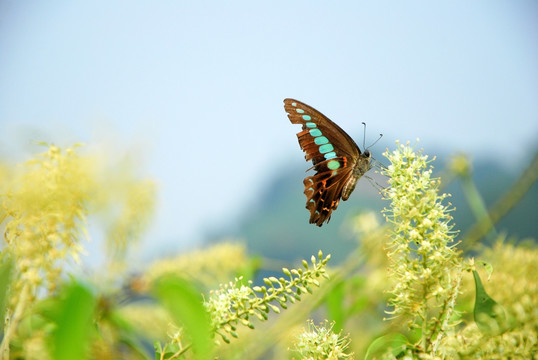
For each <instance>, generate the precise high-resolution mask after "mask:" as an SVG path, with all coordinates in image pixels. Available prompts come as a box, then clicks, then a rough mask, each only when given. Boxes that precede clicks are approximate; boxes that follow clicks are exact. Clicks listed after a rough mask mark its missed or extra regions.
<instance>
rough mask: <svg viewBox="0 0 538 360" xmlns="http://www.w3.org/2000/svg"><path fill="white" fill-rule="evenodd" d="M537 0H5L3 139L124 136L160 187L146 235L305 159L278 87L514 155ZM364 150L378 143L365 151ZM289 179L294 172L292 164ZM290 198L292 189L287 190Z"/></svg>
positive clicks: (328, 105)
mask: <svg viewBox="0 0 538 360" xmlns="http://www.w3.org/2000/svg"><path fill="white" fill-rule="evenodd" d="M536 19H538V3H537V2H536V1H532V0H529V1H491V0H488V1H450V2H429V1H406V2H386V1H368V2H367V1H339V2H334V1H331V2H330V1H271V2H256V1H227V2H224V1H178V0H176V1H160V2H147V1H118V2H111V1H86V2H79V1H50V2H31V3H30V2H20V1H2V2H1V3H0V144H1V145H0V155H1V156H3V157H12V158H17V157H22V158H24V156H28V155H29V154H31V153H35V152H37V151H39V150H40V149H38V148H36V147H35V146H34V145H33V142H34V141H48V142H53V143H55V144H58V145H60V146H69V145H71V144H73V143H76V142H84V143H87V144H89V145H88V146H93V147H99V146H105V145H106V146H112V150H113V151H112V152H113V153H111V156H121V154H123V153H125V152H126V151H129V150H131V151H132V153H133V154H135V156H136V157H137V159H139V164H140V168H141V169H142V170H141V171H143V172H145V173H146V174H147V175H148V176H151V177H153V178H154V179H155V180H156V181H157V183H158V186H159V200H158V201H159V206H158V210H157V214H156V218H155V222H154V224H153V226H152V228H151V230H150V231H149V233H148V235H147V237H146V240H145V241H146V245H144V246H147V247H148V248H153V247H154V246H155V244H157V243H158V244H161V245H163V246H165V247H174V246H181V245H185V244H188V243H192V242H195V241H196V240H198V239H199V237H200V234H202V233H203V230H204V229H207V228H210V227H212V226H215V225H218V224H223V223H225V222H227V221H230V222H233V221H235V219H236V217H237V215H238V214H240V213H241V212H244V206H246V205H245V204H247V203H249V202H250V203H252V202H255V197H256V195H257V194H259V191H260V190H261V189H262V187H263V186H264V184H266V183H267V181H269V180H268V179H269V178H270V177H271V176H272V175H273V174H274V172H275V171H278V170H280V169H282V168H285V167H286V166H288V165H289V164H292V163H297V164H298V166H302V167H304V168H305V169H306V164H303V163H301V162H300V161H301V159H303V155H302V152H301V151H300V150H299V147H298V145H297V140H296V137H295V133H296V132H297V131H298V129H297V127H296V126H293V125H291V124H290V123H289V121H288V119H287V117H286V114H285V112H284V109H283V104H282V100H283V99H284V98H286V97H293V98H296V99H299V100H301V101H304V102H306V103H308V104H310V105H312V106H314V107H315V108H317V109H318V110H320V111H322V112H323V113H325V115H327V116H329V117H330V118H331V119H332V120H334V121H335V122H337V123H338V124H339V125H340V126H341V127H343V128H344V129H345V130H346V131H347V132H348V133H350V134H351V135H352V136H353V137H355V139H356V140H357V143H359V144H360V143H362V127H361V122H362V121H365V122H367V123H368V130H367V142H372V141H374V140H375V139H376V138H377V134H379V133H381V132H382V133H384V134H385V136H384V137H383V139H382V140H381V141H380V142H379V143H378V144H377V145H376V146H375V147H374V148H373V149H372V151H373V153H374V156H376V157H377V158H380V157H381V156H380V153H381V152H382V151H383V150H384V149H385V148H386V147H392V146H393V144H394V140H396V139H400V140H402V141H405V140H414V139H415V138H417V137H419V138H420V139H421V144H422V146H424V147H425V148H426V150H428V149H436V150H437V149H441V150H447V151H464V152H467V153H469V154H472V155H473V156H474V157H475V158H476V157H491V158H493V159H497V160H501V161H503V162H506V163H507V166H511V165H510V164H518V163H520V162H521V161H523V159H524V158H525V154H526V153H528V152H529V151H533V150H535V149H536V147H535V145H536V140H537V138H538V136H537V135H538V101H537V100H538V41H537V39H538V21H536ZM376 153H377V154H376ZM298 181H301V179H298ZM300 207H301V208H302V205H301V206H300Z"/></svg>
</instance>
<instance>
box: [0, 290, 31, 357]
mask: <svg viewBox="0 0 538 360" xmlns="http://www.w3.org/2000/svg"><path fill="white" fill-rule="evenodd" d="M29 292H30V288H29V285H28V284H25V285H24V287H23V288H22V290H21V295H20V296H19V301H18V302H17V306H16V307H15V311H13V315H11V316H10V317H8V316H6V326H5V329H4V338H3V339H2V344H1V345H0V359H1V360H9V344H10V342H11V338H12V337H13V334H15V330H16V329H17V326H18V325H19V322H20V320H21V317H22V313H23V311H24V308H25V307H26V305H27V298H28V295H29Z"/></svg>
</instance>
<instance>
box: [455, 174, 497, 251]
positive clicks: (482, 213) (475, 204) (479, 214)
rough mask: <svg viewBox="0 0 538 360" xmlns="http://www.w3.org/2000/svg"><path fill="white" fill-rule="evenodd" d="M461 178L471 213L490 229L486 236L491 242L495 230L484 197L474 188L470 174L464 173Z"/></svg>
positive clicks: (494, 237) (495, 236) (495, 233)
mask: <svg viewBox="0 0 538 360" xmlns="http://www.w3.org/2000/svg"><path fill="white" fill-rule="evenodd" d="M461 180H462V182H461V184H462V189H463V194H464V195H465V198H466V199H467V202H468V203H469V206H470V208H471V211H472V213H473V214H474V216H475V218H476V220H477V221H482V222H484V223H485V224H486V226H487V227H488V228H489V229H491V230H490V231H488V233H487V234H486V237H487V239H488V241H489V242H491V243H493V242H494V241H495V239H496V238H497V231H495V228H494V224H493V221H492V220H491V218H490V216H489V213H488V209H487V207H486V204H485V203H484V199H483V198H482V196H481V195H480V192H479V191H478V189H477V188H476V184H475V183H474V181H473V179H472V177H471V174H466V175H464V176H463V177H462V179H461Z"/></svg>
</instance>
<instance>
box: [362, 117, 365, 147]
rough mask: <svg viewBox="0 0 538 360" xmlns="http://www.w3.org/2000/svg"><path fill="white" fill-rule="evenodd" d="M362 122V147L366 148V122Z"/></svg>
mask: <svg viewBox="0 0 538 360" xmlns="http://www.w3.org/2000/svg"><path fill="white" fill-rule="evenodd" d="M362 124H363V125H364V131H363V133H362V148H363V149H366V123H365V122H364V121H363V122H362Z"/></svg>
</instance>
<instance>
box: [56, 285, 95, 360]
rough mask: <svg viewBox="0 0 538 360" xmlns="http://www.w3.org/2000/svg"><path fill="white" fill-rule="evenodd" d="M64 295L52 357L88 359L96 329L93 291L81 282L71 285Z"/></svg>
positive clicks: (57, 359)
mask: <svg viewBox="0 0 538 360" xmlns="http://www.w3.org/2000/svg"><path fill="white" fill-rule="evenodd" d="M62 295H63V296H62V300H61V301H60V302H59V303H58V305H59V307H58V312H57V313H56V319H55V323H56V328H55V329H54V331H53V333H52V344H51V345H52V348H51V355H52V358H53V359H55V360H70V359H84V358H86V356H85V355H86V352H87V348H88V343H89V340H90V334H91V330H92V329H93V321H92V320H93V315H94V310H95V303H96V301H95V298H94V297H93V295H92V293H91V292H90V290H88V289H87V288H86V287H84V286H82V285H81V284H78V283H73V284H70V285H69V286H67V287H66V288H65V289H64V290H63V292H62Z"/></svg>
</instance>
